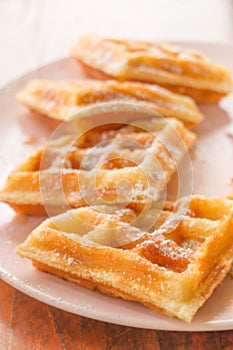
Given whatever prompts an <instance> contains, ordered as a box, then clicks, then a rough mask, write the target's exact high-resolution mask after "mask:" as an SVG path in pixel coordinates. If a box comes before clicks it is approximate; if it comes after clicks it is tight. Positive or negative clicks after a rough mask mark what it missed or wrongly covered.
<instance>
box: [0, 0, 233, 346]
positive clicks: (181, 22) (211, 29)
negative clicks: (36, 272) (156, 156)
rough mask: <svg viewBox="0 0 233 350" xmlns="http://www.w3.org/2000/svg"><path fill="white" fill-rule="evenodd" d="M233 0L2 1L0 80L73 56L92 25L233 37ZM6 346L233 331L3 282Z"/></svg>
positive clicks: (188, 342) (205, 341)
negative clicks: (105, 309) (33, 292)
mask: <svg viewBox="0 0 233 350" xmlns="http://www.w3.org/2000/svg"><path fill="white" fill-rule="evenodd" d="M232 22H233V2H232V1H231V0H206V1H203V0H196V1H193V2H191V1H187V0H179V1H175V0H157V1H153V0H146V1H145V2H141V1H140V0H127V1H125V0H118V1H114V2H111V1H107V0H98V1H84V0H83V1H82V0H69V1H63V0H62V1H57V0H40V1H37V0H17V1H15V0H0V43H1V55H0V85H4V84H5V83H7V82H8V81H10V80H12V79H14V78H16V77H17V76H19V75H21V74H23V73H25V72H26V71H28V70H30V69H35V68H37V67H38V66H39V65H42V64H44V63H46V62H48V61H52V60H53V59H55V58H58V57H61V56H63V55H66V54H67V52H68V48H69V46H70V45H71V44H72V43H73V42H74V40H75V39H76V38H77V37H78V36H79V35H81V34H83V33H86V32H92V33H99V34H106V33H107V34H108V35H116V36H125V35H127V36H130V37H136V38H149V39H156V38H159V39H164V38H165V39H170V40H171V39H172V40H174V39H184V40H204V41H232V42H233V23H232ZM0 291H1V292H0V350H5V349H9V350H15V349H16V350H39V349H43V350H44V349H45V350H53V349H56V350H59V349H67V350H72V349H80V350H84V349H109V350H110V349H121V350H123V349H127V350H128V349H130V350H131V349H133V350H134V349H136V350H138V349H164V350H170V349H179V350H186V349H187V350H192V349H195V350H199V349H205V350H215V349H224V350H232V349H233V331H222V332H203V333H200V332H198V333H187V332H167V331H156V330H144V329H137V328H131V327H124V326H117V325H112V324H108V323H104V322H100V321H95V320H91V319H87V318H84V317H79V316H76V315H72V314H70V313H68V312H64V311H61V310H58V309H56V308H54V307H51V306H48V305H45V304H43V303H41V302H39V301H36V300H34V299H32V298H30V297H28V296H27V295H24V294H22V293H21V292H19V291H17V290H15V289H14V288H12V287H11V286H9V285H7V284H6V283H5V282H3V281H0Z"/></svg>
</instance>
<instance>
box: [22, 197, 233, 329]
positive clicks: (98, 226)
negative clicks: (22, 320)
mask: <svg viewBox="0 0 233 350" xmlns="http://www.w3.org/2000/svg"><path fill="white" fill-rule="evenodd" d="M185 201H186V199H183V200H181V201H180V202H179V205H178V206H181V207H183V206H184V203H185ZM167 209H169V210H163V211H162V212H161V213H160V216H158V211H157V209H151V210H149V211H148V212H145V213H144V214H143V215H142V216H141V217H136V214H135V212H134V211H132V210H131V209H122V210H120V211H115V212H114V214H108V213H105V212H104V208H103V207H101V208H99V207H98V206H97V207H92V208H91V207H83V208H78V209H73V210H71V211H68V212H66V213H64V214H61V215H59V216H57V217H52V218H50V219H47V220H45V221H44V222H43V223H42V224H41V225H40V226H38V227H37V228H36V229H35V230H34V231H33V232H32V233H31V234H30V235H29V237H28V238H27V239H26V241H25V242H24V243H22V244H21V245H20V246H19V247H18V249H17V252H18V253H19V254H20V255H21V256H22V257H27V258H29V259H31V260H32V261H33V264H34V266H35V267H36V268H38V269H40V270H43V271H47V272H50V273H52V274H55V275H58V276H60V277H62V278H65V279H67V280H69V281H72V282H75V283H77V284H80V285H82V286H85V287H87V288H90V289H92V290H98V291H100V292H102V293H106V294H110V295H112V296H120V297H122V298H124V299H129V300H136V301H139V302H141V303H143V304H145V305H146V306H148V307H150V308H152V309H156V310H158V311H160V312H162V313H165V314H167V315H170V316H176V317H178V318H180V319H182V320H185V321H187V322H190V321H191V320H192V318H193V316H194V315H195V313H196V312H197V310H198V309H199V308H200V307H201V306H202V305H203V304H204V302H205V301H206V300H207V299H208V298H209V296H210V295H211V294H212V292H213V290H214V289H215V288H216V286H217V285H218V284H219V283H220V282H221V281H222V280H223V279H224V277H225V276H226V274H227V273H228V271H229V269H230V266H231V263H232V260H233V202H232V201H230V200H224V199H220V198H205V197H201V196H193V197H191V199H190V203H189V205H188V211H187V212H186V215H185V216H183V217H182V218H180V221H179V224H178V225H176V226H174V225H172V222H173V223H174V222H176V219H177V218H178V214H174V213H173V212H172V211H171V210H172V209H173V208H172V206H170V207H169V208H167ZM180 213H181V212H180ZM173 216H174V217H173ZM169 218H170V222H169V221H168V220H169ZM156 219H157V221H156ZM149 224H150V225H149ZM145 225H147V226H146V227H145ZM149 226H150V228H149Z"/></svg>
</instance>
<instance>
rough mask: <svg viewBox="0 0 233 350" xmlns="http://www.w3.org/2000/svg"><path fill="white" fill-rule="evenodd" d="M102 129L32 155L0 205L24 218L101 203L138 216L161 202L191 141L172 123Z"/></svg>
mask: <svg viewBox="0 0 233 350" xmlns="http://www.w3.org/2000/svg"><path fill="white" fill-rule="evenodd" d="M113 126H114V127H113ZM116 126H118V129H116ZM105 127H106V126H105ZM107 127H108V130H104V129H101V128H100V129H98V128H96V129H92V130H90V131H87V132H86V133H85V134H83V135H81V136H80V137H79V138H77V135H75V136H62V137H61V138H59V139H58V140H55V141H52V142H50V143H49V144H47V145H45V146H44V147H42V148H41V149H39V150H38V151H36V152H35V153H34V154H33V155H32V156H31V157H29V158H28V159H27V160H26V162H25V163H23V164H21V165H20V166H19V167H17V168H16V169H15V170H14V171H13V172H12V173H11V174H10V176H9V178H8V179H7V181H6V184H5V186H4V188H3V190H2V191H1V192H0V200H1V201H4V202H6V203H8V204H9V205H11V206H12V207H13V208H14V209H15V210H17V211H20V212H24V213H28V214H41V213H43V212H44V205H45V206H46V209H47V210H49V212H50V213H51V211H52V212H53V213H57V212H61V211H64V210H66V209H67V207H68V208H70V207H71V208H76V207H80V206H84V205H99V204H103V203H104V204H106V203H107V204H116V205H119V206H121V207H122V206H129V207H130V208H133V209H134V210H136V211H140V210H142V209H143V208H144V207H145V206H146V205H147V204H150V203H151V201H152V200H153V201H154V200H156V198H158V197H159V196H160V194H161V192H162V191H163V190H164V188H165V187H166V184H167V182H168V181H169V180H170V178H171V176H172V174H173V173H174V172H175V171H176V167H177V163H178V162H179V161H180V159H181V158H182V156H183V155H184V154H185V153H186V152H187V150H188V148H189V147H190V146H191V145H192V143H193V141H194V139H195V136H194V134H193V133H192V132H190V131H188V130H187V129H186V128H185V127H184V126H183V124H182V123H181V122H180V121H177V120H176V119H163V118H154V119H152V120H144V121H137V123H136V124H134V126H133V125H126V126H124V125H123V126H122V125H117V124H112V125H108V126H107Z"/></svg>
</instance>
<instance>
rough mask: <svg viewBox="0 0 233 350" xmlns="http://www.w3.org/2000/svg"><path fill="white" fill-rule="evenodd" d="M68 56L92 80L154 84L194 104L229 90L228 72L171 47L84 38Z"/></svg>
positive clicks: (203, 59) (193, 52)
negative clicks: (70, 55)
mask: <svg viewBox="0 0 233 350" xmlns="http://www.w3.org/2000/svg"><path fill="white" fill-rule="evenodd" d="M72 55H73V57H74V58H75V59H77V60H78V61H79V62H80V63H81V64H82V66H83V67H84V68H85V69H86V70H87V73H88V74H89V75H91V76H93V77H95V78H100V79H109V78H115V79H118V80H120V81H126V80H134V81H140V82H146V83H155V84H159V85H161V86H163V87H165V88H167V89H169V90H172V91H174V92H177V93H180V94H184V95H188V96H191V97H193V98H194V99H195V100H196V101H198V102H217V101H219V100H220V99H221V98H222V97H224V96H225V95H227V94H229V93H230V92H232V89H233V85H232V80H231V74H230V71H229V70H228V69H226V68H225V67H223V66H220V65H217V64H215V63H213V62H211V61H209V60H207V58H205V57H204V56H202V55H201V54H200V53H198V52H196V51H193V50H192V51H191V50H189V51H188V50H182V49H181V48H178V47H176V46H174V45H171V44H165V43H152V42H145V41H134V40H126V39H125V40H114V39H108V38H101V37H97V36H84V37H82V38H81V39H80V40H79V41H78V42H77V43H76V44H75V45H74V47H73V49H72Z"/></svg>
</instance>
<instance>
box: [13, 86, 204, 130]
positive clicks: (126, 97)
mask: <svg viewBox="0 0 233 350" xmlns="http://www.w3.org/2000/svg"><path fill="white" fill-rule="evenodd" d="M18 99H19V101H20V102H22V103H24V104H25V105H26V106H28V107H29V108H31V109H32V110H34V111H36V112H39V113H41V114H43V115H46V116H48V117H51V118H55V119H59V120H65V119H67V118H69V117H70V116H72V115H74V114H76V113H77V112H79V111H80V110H82V109H83V108H85V107H90V106H93V105H95V104H97V103H102V102H113V101H115V102H127V103H137V104H138V105H139V106H142V107H146V108H150V109H152V110H154V111H156V112H158V113H160V114H161V115H162V116H164V117H172V118H177V119H180V120H182V121H183V123H184V124H185V125H186V126H189V127H190V126H194V125H195V124H198V123H199V122H201V120H202V114H201V112H200V111H199V109H198V107H197V106H196V104H195V102H194V101H193V100H191V99H190V98H188V97H183V96H180V95H177V94H175V93H172V92H170V91H168V90H166V89H163V88H161V87H159V86H156V85H150V84H142V83H134V82H125V83H119V82H117V81H94V80H76V81H75V80H73V81H49V80H33V81H31V82H29V84H28V85H27V86H26V87H25V89H24V90H22V91H21V92H20V93H19V95H18Z"/></svg>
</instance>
